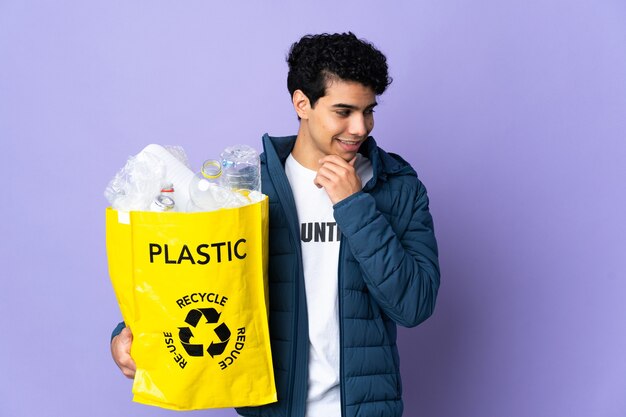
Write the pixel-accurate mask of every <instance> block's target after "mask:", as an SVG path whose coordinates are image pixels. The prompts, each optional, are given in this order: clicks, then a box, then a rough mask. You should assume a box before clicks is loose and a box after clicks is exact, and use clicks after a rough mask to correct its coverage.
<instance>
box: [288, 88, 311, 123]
mask: <svg viewBox="0 0 626 417" xmlns="http://www.w3.org/2000/svg"><path fill="white" fill-rule="evenodd" d="M291 101H292V102H293V108H294V109H295V111H296V114H297V115H298V117H299V118H300V119H305V120H306V119H308V118H309V109H310V108H311V103H310V101H309V98H308V97H307V96H306V95H305V94H304V93H303V92H302V90H296V91H294V92H293V96H292V97H291Z"/></svg>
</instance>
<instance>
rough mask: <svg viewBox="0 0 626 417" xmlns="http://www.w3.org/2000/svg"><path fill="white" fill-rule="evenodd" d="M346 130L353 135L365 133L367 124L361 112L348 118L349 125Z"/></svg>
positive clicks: (364, 134)
mask: <svg viewBox="0 0 626 417" xmlns="http://www.w3.org/2000/svg"><path fill="white" fill-rule="evenodd" d="M348 132H349V133H350V134H351V135H353V136H359V137H363V136H366V135H367V132H368V126H367V120H366V119H365V117H363V115H362V114H358V113H355V114H353V115H352V117H351V118H350V126H349V127H348Z"/></svg>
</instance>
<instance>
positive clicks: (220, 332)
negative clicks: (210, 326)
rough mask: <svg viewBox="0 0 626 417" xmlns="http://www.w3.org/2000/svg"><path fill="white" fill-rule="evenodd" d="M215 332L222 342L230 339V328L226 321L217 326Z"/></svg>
mask: <svg viewBox="0 0 626 417" xmlns="http://www.w3.org/2000/svg"><path fill="white" fill-rule="evenodd" d="M214 332H215V334H216V335H217V337H219V338H220V340H221V341H222V342H226V341H227V340H228V339H230V329H229V328H228V326H227V325H226V323H222V324H220V325H219V326H217V327H216V328H215V330H214Z"/></svg>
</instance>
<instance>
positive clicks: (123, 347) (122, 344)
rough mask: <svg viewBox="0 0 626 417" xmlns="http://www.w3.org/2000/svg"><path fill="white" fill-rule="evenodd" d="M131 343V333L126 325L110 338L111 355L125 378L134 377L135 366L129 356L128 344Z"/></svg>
mask: <svg viewBox="0 0 626 417" xmlns="http://www.w3.org/2000/svg"><path fill="white" fill-rule="evenodd" d="M132 343H133V334H132V333H131V331H130V329H129V328H128V327H124V329H123V330H122V332H121V333H120V334H118V335H117V336H115V337H114V338H113V340H111V355H112V356H113V360H114V361H115V363H116V364H117V366H118V367H119V368H120V370H121V371H122V373H123V374H124V376H126V378H130V379H132V378H134V377H135V371H136V370H137V366H136V365H135V361H134V360H133V358H131V357H130V345H131V344H132Z"/></svg>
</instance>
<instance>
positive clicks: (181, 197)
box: [142, 144, 194, 211]
mask: <svg viewBox="0 0 626 417" xmlns="http://www.w3.org/2000/svg"><path fill="white" fill-rule="evenodd" d="M142 152H148V153H150V154H152V155H154V156H156V157H157V158H159V160H161V161H162V162H163V164H165V180H166V181H167V182H169V183H172V184H173V186H174V188H175V189H176V206H177V207H178V211H184V209H185V208H186V207H187V205H188V204H189V191H188V190H189V184H190V183H191V180H192V178H193V176H194V173H193V171H192V170H191V169H189V168H188V167H187V166H186V165H185V164H184V163H183V162H181V161H180V160H179V159H177V158H176V157H175V156H174V155H172V153H171V152H169V151H168V150H167V149H166V148H165V147H163V146H161V145H156V144H150V145H148V146H146V147H145V148H144V149H143V150H142Z"/></svg>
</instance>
